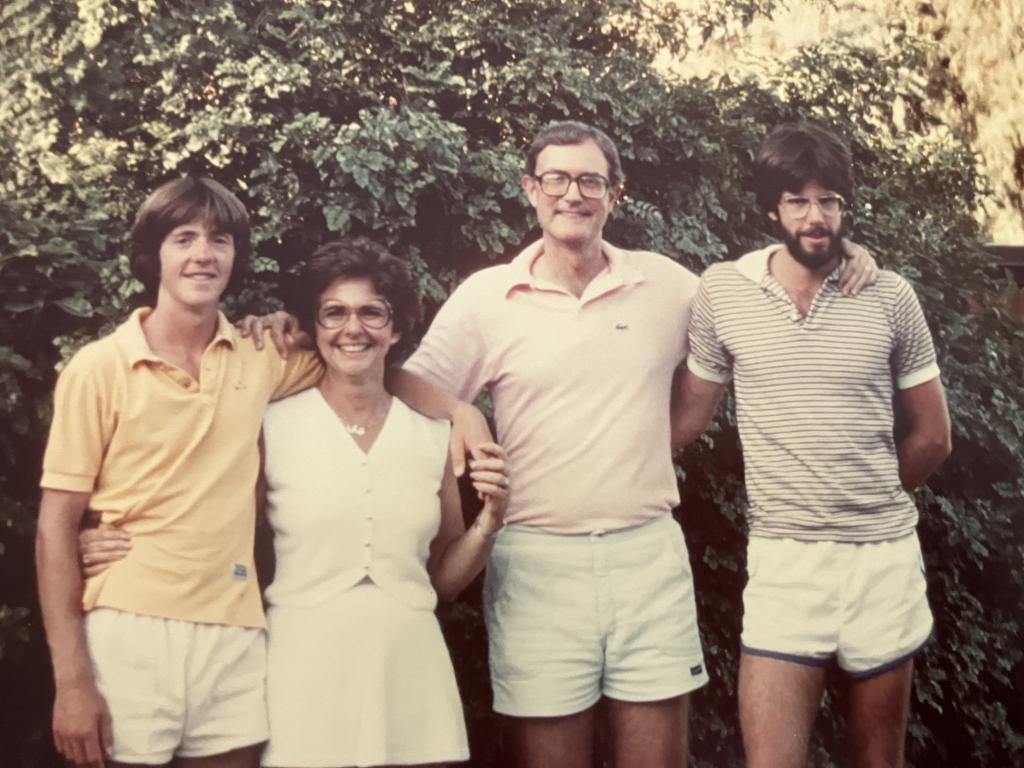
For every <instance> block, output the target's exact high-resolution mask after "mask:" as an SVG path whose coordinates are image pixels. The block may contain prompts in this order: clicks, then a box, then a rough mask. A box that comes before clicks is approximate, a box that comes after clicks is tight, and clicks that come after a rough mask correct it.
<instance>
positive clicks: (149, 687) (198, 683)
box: [85, 608, 267, 765]
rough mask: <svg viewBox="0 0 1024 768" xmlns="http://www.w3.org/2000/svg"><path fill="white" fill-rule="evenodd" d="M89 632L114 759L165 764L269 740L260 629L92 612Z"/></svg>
mask: <svg viewBox="0 0 1024 768" xmlns="http://www.w3.org/2000/svg"><path fill="white" fill-rule="evenodd" d="M85 635H86V641H87V643H88V647H89V657H90V658H91V659H92V666H93V671H94V673H95V675H96V683H97V686H98V687H99V691H100V694H101V695H102V696H103V698H104V699H106V702H107V706H108V707H109V708H110V715H111V720H112V722H113V731H114V748H113V751H112V753H111V755H110V759H112V760H115V761H117V762H124V763H141V764H146V765H154V764H155V765H163V764H166V763H168V762H170V761H171V759H172V758H173V757H174V756H175V755H178V756H180V757H204V756H207V755H219V754H221V753H223V752H230V751H231V750H234V749H239V748H241V747H247V746H251V745H253V744H259V743H261V742H263V741H266V739H267V704H266V670H267V655H266V654H267V644H266V633H265V632H264V631H263V630H262V629H252V628H248V627H232V626H226V625H223V624H197V623H194V622H190V621H177V620H175V619H162V618H158V617H154V616H141V615H139V614H136V613H128V612H125V611H117V610H114V609H111V608H95V609H93V610H91V611H89V612H88V613H86V615H85Z"/></svg>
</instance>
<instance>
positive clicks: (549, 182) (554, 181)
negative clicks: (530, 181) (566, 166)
mask: <svg viewBox="0 0 1024 768" xmlns="http://www.w3.org/2000/svg"><path fill="white" fill-rule="evenodd" d="M533 178H534V179H536V180H537V181H538V182H539V183H540V191H541V192H543V193H544V194H545V195H550V196H551V197H562V196H563V195H566V194H568V193H569V187H571V186H572V185H573V184H574V183H575V184H576V188H577V189H578V190H579V191H580V197H586V198H588V199H590V200H599V199H601V198H602V197H604V196H605V195H607V194H608V190H609V188H610V187H611V185H612V183H611V182H610V181H609V180H608V179H606V178H605V177H604V176H602V175H601V174H599V173H581V174H580V175H579V176H571V175H570V174H568V173H563V172H562V171H546V172H544V173H542V174H540V175H534V176H533Z"/></svg>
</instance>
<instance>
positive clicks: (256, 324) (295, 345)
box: [235, 310, 313, 358]
mask: <svg viewBox="0 0 1024 768" xmlns="http://www.w3.org/2000/svg"><path fill="white" fill-rule="evenodd" d="M235 325H236V326H237V327H238V330H240V331H241V332H242V337H243V338H251V339H252V343H253V344H254V345H255V346H256V349H263V344H264V334H265V333H266V331H270V338H271V340H272V341H273V342H274V346H275V347H277V351H278V352H280V353H281V357H284V358H287V357H288V353H290V352H291V351H292V350H296V349H311V348H312V347H313V340H312V339H310V337H309V334H308V333H306V332H305V331H304V330H302V328H301V327H300V326H299V319H298V318H297V317H295V315H292V314H289V313H288V312H285V311H283V310H279V311H277V312H271V313H270V314H269V315H262V316H260V317H257V316H256V315H246V316H245V317H243V318H242V319H241V320H239V321H238V322H237V323H235Z"/></svg>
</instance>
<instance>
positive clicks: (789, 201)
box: [782, 197, 811, 208]
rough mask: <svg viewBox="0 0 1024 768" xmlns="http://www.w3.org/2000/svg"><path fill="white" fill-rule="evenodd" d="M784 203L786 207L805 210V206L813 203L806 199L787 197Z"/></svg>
mask: <svg viewBox="0 0 1024 768" xmlns="http://www.w3.org/2000/svg"><path fill="white" fill-rule="evenodd" d="M782 202H783V204H784V205H789V206H792V207H793V208H803V207H804V206H805V205H808V204H810V202H811V201H810V200H808V199H807V198H806V197H787V198H786V199H785V200H783V201H782Z"/></svg>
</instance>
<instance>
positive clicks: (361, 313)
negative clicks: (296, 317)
mask: <svg viewBox="0 0 1024 768" xmlns="http://www.w3.org/2000/svg"><path fill="white" fill-rule="evenodd" d="M352 315H355V316H356V319H357V320H358V321H359V323H360V324H361V325H362V326H363V327H364V328H372V329H373V330H377V331H379V330H380V329H381V328H384V327H386V326H387V324H388V323H390V322H391V318H392V317H393V313H392V311H391V306H390V305H389V304H388V303H387V302H385V301H371V302H370V303H369V304H363V305H362V306H359V307H350V306H349V305H348V304H342V303H341V302H340V301H329V302H326V303H324V304H321V305H320V309H318V310H317V313H316V322H317V325H319V326H320V327H321V328H325V329H327V330H328V331H334V330H337V329H338V328H341V327H342V326H344V325H345V324H346V323H347V322H348V319H349V318H350V317H351V316H352Z"/></svg>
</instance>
